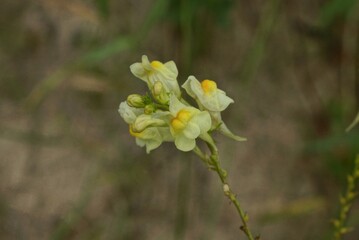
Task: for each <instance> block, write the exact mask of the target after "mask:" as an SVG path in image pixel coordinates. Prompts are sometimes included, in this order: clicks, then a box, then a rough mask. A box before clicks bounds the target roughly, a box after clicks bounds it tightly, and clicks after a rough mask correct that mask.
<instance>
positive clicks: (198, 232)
mask: <svg viewBox="0 0 359 240" xmlns="http://www.w3.org/2000/svg"><path fill="white" fill-rule="evenodd" d="M108 2H109V8H108V9H109V11H108V13H107V14H106V16H105V17H104V16H103V15H101V11H99V10H98V8H97V7H96V4H95V1H85V0H82V1H81V0H78V1H69V0H66V1H65V0H62V1H60V0H51V1H50V0H46V1H45V0H38V1H35V0H34V1H30V0H26V1H19V0H14V1H13V0H4V1H2V3H1V6H2V7H1V8H0V72H1V74H0V97H1V102H0V153H1V154H0V158H1V159H0V193H1V194H0V239H10V240H11V239H24V240H28V239H29V240H39V239H126V240H127V239H129V240H132V239H133V240H136V239H141V240H142V239H146V240H168V239H203V240H210V239H226V240H231V239H245V237H244V235H243V234H242V233H241V231H240V229H239V227H240V222H239V218H238V217H237V215H236V213H235V211H234V207H233V206H232V205H230V204H229V202H228V201H227V200H226V199H225V198H224V196H223V194H222V190H221V185H220V184H219V179H218V178H217V176H216V175H215V174H214V173H213V172H210V171H208V170H207V169H206V167H204V166H203V165H202V163H201V161H199V160H198V159H197V158H196V156H195V155H194V154H191V153H182V152H179V151H177V150H176V149H175V147H174V146H173V144H168V143H167V144H163V145H162V146H161V147H160V148H159V149H157V150H155V151H154V152H153V153H151V154H150V155H147V154H146V153H145V150H144V149H142V148H139V147H137V146H136V144H135V141H134V139H132V137H131V136H130V135H129V134H128V127H127V126H126V124H125V123H124V122H123V120H122V119H121V118H120V116H119V114H118V113H117V109H118V105H119V103H120V102H121V101H124V100H125V99H126V97H127V95H129V94H131V93H145V91H146V88H145V86H144V84H143V83H142V82H141V81H140V80H138V79H136V78H135V77H134V76H132V75H131V73H130V71H129V65H130V64H132V63H134V62H137V61H139V60H140V58H141V55H142V54H146V55H148V56H149V58H150V59H158V60H160V61H169V60H175V61H176V62H177V63H178V68H179V71H180V77H179V81H180V83H183V82H184V81H185V79H186V77H187V75H189V74H194V75H195V76H197V77H198V78H199V79H204V78H209V79H214V80H216V81H217V82H218V85H219V87H220V88H221V89H223V90H225V91H226V92H227V94H228V95H229V96H231V97H232V98H233V99H234V100H235V103H234V104H232V105H231V106H230V107H229V108H228V109H227V110H226V111H225V112H224V113H223V118H224V119H225V121H226V122H227V125H228V126H229V127H230V128H231V129H233V131H234V132H236V133H239V135H242V136H245V137H247V138H248V141H247V142H243V143H236V142H233V141H231V140H229V139H226V138H225V137H222V136H219V135H216V137H217V141H218V144H219V149H220V155H221V160H222V164H223V166H224V167H225V168H226V169H228V172H229V180H230V183H231V184H232V188H233V190H234V191H235V192H237V193H238V197H239V199H240V202H241V204H242V206H243V208H244V209H245V210H246V211H247V212H248V214H249V218H250V222H249V223H250V227H251V229H252V231H253V232H254V233H258V234H259V233H260V235H261V239H265V240H272V239H273V240H274V239H275V240H282V239H283V240H284V239H286V240H288V239H290V240H302V239H330V237H329V236H330V234H331V223H330V219H332V218H333V217H334V216H336V213H337V209H338V208H337V203H338V200H337V199H338V196H339V193H340V191H342V190H343V182H344V181H345V175H346V174H347V171H346V170H348V169H349V170H350V168H345V169H346V170H345V171H344V170H343V171H339V170H338V171H339V174H337V175H336V174H335V173H333V169H331V168H330V167H328V165H327V164H326V160H327V156H330V157H331V158H332V159H334V160H333V161H334V163H335V162H336V163H338V165H339V166H344V167H345V166H348V165H350V162H351V161H352V160H353V156H354V155H353V154H354V152H355V151H356V152H358V145H357V142H354V145H353V144H352V145H350V144H349V147H348V146H347V145H345V144H344V145H340V146H338V147H337V146H336V145H334V147H333V148H330V149H329V150H325V151H324V150H323V151H321V152H319V153H317V152H315V153H313V152H310V151H309V152H308V151H306V149H307V148H306V147H307V146H308V144H309V146H311V145H310V144H311V143H313V142H315V141H317V140H318V139H326V138H328V137H329V138H330V136H332V135H333V134H334V133H338V134H342V135H343V136H344V135H345V134H344V129H345V128H346V126H348V124H349V123H350V121H351V120H352V119H353V117H354V116H355V113H356V112H357V110H358V108H357V105H356V104H357V99H358V95H359V94H358V93H357V92H356V90H355V86H356V84H358V76H356V75H355V64H357V63H356V61H359V60H358V59H359V58H358V56H356V54H355V53H356V51H357V50H356V49H359V47H358V46H359V44H358V38H359V34H358V33H359V31H358V28H359V27H358V26H359V24H358V22H359V20H358V19H359V18H358V14H357V12H359V10H358V9H359V6H358V4H356V10H358V11H356V10H353V11H351V13H350V14H348V15H345V17H338V18H337V19H335V21H334V22H332V23H331V24H330V26H328V27H326V28H323V27H322V26H321V25H320V24H319V23H318V18H319V15H320V12H321V11H322V9H323V6H325V4H326V3H327V1H319V0H317V1H281V2H280V1H260V0H255V1H250V2H248V1H235V2H234V3H233V5H232V6H231V8H230V10H229V12H228V14H227V24H222V25H221V24H218V23H216V20H215V17H213V14H212V15H211V14H209V13H206V12H205V11H204V13H202V15H201V18H199V19H201V20H202V21H203V22H202V23H203V25H202V24H201V25H199V26H196V27H195V28H194V29H195V31H199V32H200V34H199V35H200V36H201V37H202V38H201V39H196V35H194V36H193V38H192V41H193V42H196V43H198V44H199V46H200V48H198V49H199V50H198V52H196V53H193V58H192V59H193V61H192V63H191V64H190V66H187V65H188V62H186V61H185V60H184V59H186V57H185V56H186V55H185V54H186V44H185V43H184V42H185V40H184V39H185V37H186V35H184V33H183V32H182V31H181V27H179V26H178V25H176V24H175V23H174V22H171V21H170V20H166V19H162V20H160V21H158V22H156V23H154V24H152V25H149V26H148V27H147V28H145V29H146V30H143V29H142V27H141V26H142V25H143V23H144V22H146V21H147V20H146V19H147V16H148V15H149V14H150V13H151V11H152V10H151V9H152V7H153V6H154V4H155V1H140V0H136V1H129V0H127V1H126V0H119V1H108ZM183 2H185V1H183ZM277 2H279V3H278V6H277V7H275V5H274V4H276V3H277ZM271 21H273V24H272V25H271V24H270V23H271ZM266 22H269V23H268V24H269V25H266V24H265V23H266ZM260 26H264V27H262V30H258V29H261V27H260ZM138 31H143V32H144V34H143V36H142V37H141V39H140V40H139V41H138V42H136V43H134V45H133V46H132V47H131V48H126V45H125V47H124V49H122V50H121V49H120V50H118V49H117V50H116V48H110V53H108V52H106V54H105V57H99V55H96V56H95V55H94V54H93V53H94V52H95V50H94V49H103V48H104V46H106V44H109V43H113V42H114V41H117V40H121V39H122V38H123V37H125V36H133V35H136V34H138ZM258 39H259V40H258ZM130 42H131V41H130ZM258 42H259V43H258ZM126 43H127V42H126ZM193 45H194V43H193ZM111 46H113V45H111ZM187 46H188V45H187ZM358 52H359V51H358ZM95 53H97V54H98V52H95ZM102 53H103V52H102ZM89 54H93V55H89ZM358 55H359V54H358ZM84 56H85V58H83V57H84ZM94 56H95V57H94ZM86 57H87V58H86ZM356 58H358V59H357V60H356ZM81 59H85V61H83V62H81ZM98 59H100V60H98ZM253 59H254V60H253ZM185 63H187V65H186V64H185ZM356 94H357V95H356ZM333 105H334V106H339V108H338V109H340V111H339V110H338V111H339V112H340V116H341V118H340V119H339V120H337V119H338V118H335V116H336V115H335V114H334V115H335V116H333V114H331V113H332V111H331V109H332V108H331V106H333ZM335 109H336V108H335ZM334 112H335V111H334ZM352 135H353V136H358V131H357V130H354V131H353V133H352ZM356 139H358V138H356ZM354 141H356V140H354ZM353 146H354V147H353ZM335 166H336V165H335ZM334 172H335V171H334ZM358 214H359V211H358V206H357V205H354V209H353V212H352V217H351V218H350V223H351V225H352V226H354V227H355V226H358V224H359V221H358V219H359V217H358V216H359V215H358ZM358 237H359V232H358V230H354V231H353V232H351V233H350V234H349V235H348V236H347V238H346V239H352V240H356V239H358Z"/></svg>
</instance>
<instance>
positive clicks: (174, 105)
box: [169, 94, 186, 116]
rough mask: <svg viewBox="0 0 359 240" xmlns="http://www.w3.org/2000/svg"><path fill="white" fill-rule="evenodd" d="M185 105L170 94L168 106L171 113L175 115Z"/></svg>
mask: <svg viewBox="0 0 359 240" xmlns="http://www.w3.org/2000/svg"><path fill="white" fill-rule="evenodd" d="M185 107H186V105H184V104H183V103H181V102H180V101H179V100H178V98H177V97H176V96H175V95H174V94H171V96H170V107H169V110H170V112H171V114H172V115H174V116H176V115H177V113H178V112H179V111H180V110H181V109H183V108H185Z"/></svg>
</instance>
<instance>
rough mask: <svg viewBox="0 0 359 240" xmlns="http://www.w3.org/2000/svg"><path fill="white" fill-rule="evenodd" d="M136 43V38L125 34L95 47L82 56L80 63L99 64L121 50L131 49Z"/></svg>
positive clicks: (86, 64)
mask: <svg viewBox="0 0 359 240" xmlns="http://www.w3.org/2000/svg"><path fill="white" fill-rule="evenodd" d="M134 45H135V40H134V39H133V37H131V36H124V37H119V38H117V39H115V40H114V41H112V42H110V43H108V44H105V45H104V46H102V47H100V48H98V49H95V50H93V51H91V52H89V53H87V54H85V55H84V56H83V57H81V58H80V60H79V64H80V65H83V66H91V65H94V64H97V63H99V62H101V61H103V60H105V59H107V58H109V57H111V56H113V55H116V54H118V53H120V52H123V51H126V50H130V49H131V48H132V47H133V46H134Z"/></svg>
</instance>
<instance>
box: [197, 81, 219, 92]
mask: <svg viewBox="0 0 359 240" xmlns="http://www.w3.org/2000/svg"><path fill="white" fill-rule="evenodd" d="M201 87H202V89H203V91H204V92H205V93H212V92H214V91H216V90H217V84H216V82H215V81H212V80H208V79H206V80H203V81H202V82H201Z"/></svg>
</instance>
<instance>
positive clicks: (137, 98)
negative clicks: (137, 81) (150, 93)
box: [127, 94, 145, 108]
mask: <svg viewBox="0 0 359 240" xmlns="http://www.w3.org/2000/svg"><path fill="white" fill-rule="evenodd" d="M127 104H128V105H129V106H131V107H135V108H143V107H145V102H144V100H143V97H142V96H141V95H139V94H131V95H129V96H128V97H127Z"/></svg>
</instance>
